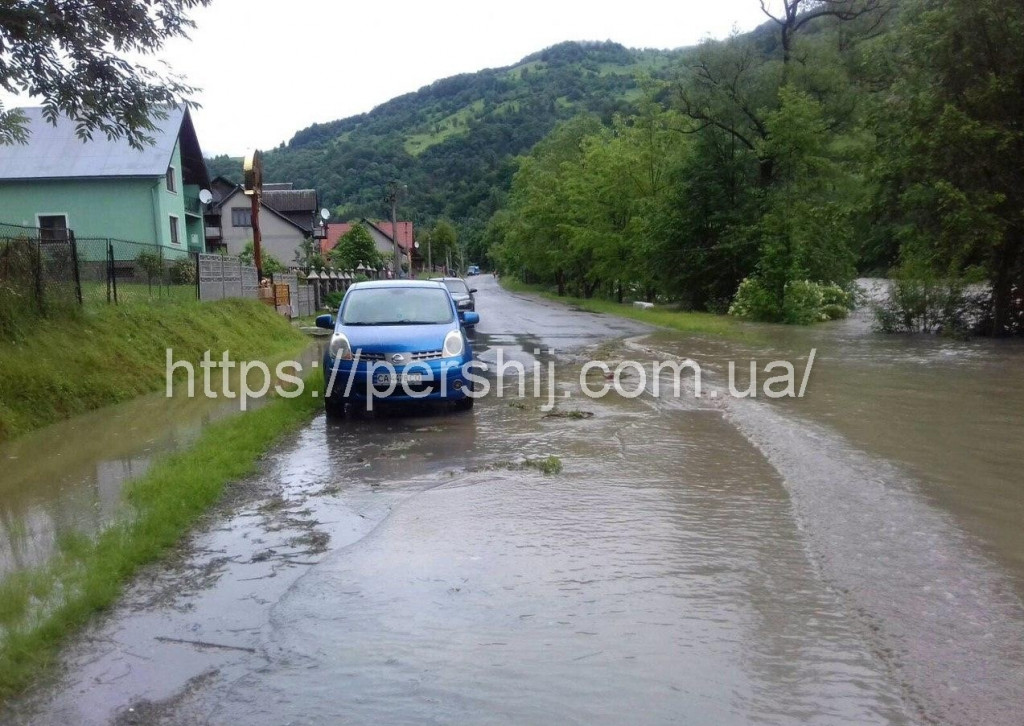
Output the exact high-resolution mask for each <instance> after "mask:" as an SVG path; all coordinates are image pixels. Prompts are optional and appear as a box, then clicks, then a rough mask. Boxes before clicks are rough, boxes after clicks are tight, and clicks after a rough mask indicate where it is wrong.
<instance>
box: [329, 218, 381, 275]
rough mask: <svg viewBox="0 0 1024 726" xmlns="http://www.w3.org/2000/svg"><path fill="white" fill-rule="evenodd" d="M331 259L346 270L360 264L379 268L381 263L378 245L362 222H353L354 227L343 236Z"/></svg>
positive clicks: (332, 251) (332, 252)
mask: <svg viewBox="0 0 1024 726" xmlns="http://www.w3.org/2000/svg"><path fill="white" fill-rule="evenodd" d="M330 259H331V262H332V263H333V264H335V265H338V266H339V267H341V268H342V269H345V270H354V269H356V268H357V267H359V265H365V266H368V267H373V268H377V267H379V266H380V264H381V256H380V252H378V251H377V245H376V243H374V241H373V237H371V236H370V233H369V232H368V231H367V230H366V227H364V226H363V225H361V224H353V225H352V229H350V230H349V231H348V232H346V233H345V234H343V235H342V236H341V238H340V239H339V240H338V244H337V245H335V247H334V249H333V250H331V255H330Z"/></svg>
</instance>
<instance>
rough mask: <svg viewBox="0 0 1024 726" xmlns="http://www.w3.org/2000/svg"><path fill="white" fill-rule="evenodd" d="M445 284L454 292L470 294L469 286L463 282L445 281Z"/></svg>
mask: <svg viewBox="0 0 1024 726" xmlns="http://www.w3.org/2000/svg"><path fill="white" fill-rule="evenodd" d="M444 284H445V286H446V287H447V288H448V289H449V290H451V291H452V292H461V293H464V294H466V295H468V294H469V286H468V285H466V283H464V282H463V281H462V280H445V281H444Z"/></svg>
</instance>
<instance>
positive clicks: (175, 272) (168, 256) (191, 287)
mask: <svg viewBox="0 0 1024 726" xmlns="http://www.w3.org/2000/svg"><path fill="white" fill-rule="evenodd" d="M76 246H77V249H78V264H79V276H80V279H81V286H82V299H83V302H85V304H90V303H95V302H110V303H117V304H120V303H124V302H135V301H142V300H147V301H148V300H180V301H185V300H196V299H197V298H198V294H199V293H198V289H199V288H198V282H199V276H198V268H197V265H198V260H197V255H196V253H190V252H168V251H167V250H166V248H164V247H161V246H159V245H150V244H144V243H141V242H130V241H128V240H121V239H113V238H107V237H88V238H83V237H80V238H78V239H77V240H76Z"/></svg>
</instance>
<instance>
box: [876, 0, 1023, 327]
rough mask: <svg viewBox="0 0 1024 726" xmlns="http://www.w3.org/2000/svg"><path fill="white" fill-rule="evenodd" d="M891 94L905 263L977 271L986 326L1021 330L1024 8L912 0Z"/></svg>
mask: <svg viewBox="0 0 1024 726" xmlns="http://www.w3.org/2000/svg"><path fill="white" fill-rule="evenodd" d="M900 38H901V40H902V55H901V56H900V61H901V62H900V64H899V67H900V78H899V79H898V82H897V83H896V85H895V87H894V89H893V93H892V94H891V98H892V99H893V100H892V101H890V103H889V105H890V107H893V110H894V115H895V123H894V124H893V126H894V128H895V129H897V133H898V143H897V144H895V152H894V153H895V154H896V155H897V172H898V173H897V174H895V175H894V177H895V178H896V181H897V183H898V184H899V185H900V187H901V189H902V192H901V193H900V194H899V196H898V197H896V201H897V203H898V204H899V206H900V211H901V213H902V217H903V220H904V228H903V245H902V252H901V254H902V256H903V260H904V263H905V265H908V266H914V265H920V264H922V263H923V264H925V265H927V266H930V267H931V268H932V269H933V270H934V271H936V272H939V273H940V274H950V275H954V276H955V275H959V274H962V273H970V272H971V268H972V267H976V268H980V269H982V270H983V271H984V272H985V273H986V274H987V277H988V279H989V281H990V282H991V285H992V308H991V312H992V315H991V320H990V321H989V331H988V332H990V333H991V334H993V335H1006V334H1009V333H1012V332H1022V331H1021V328H1022V327H1024V320H1022V317H1024V313H1022V309H1021V308H1022V306H1021V303H1020V302H1019V299H1020V296H1021V290H1024V130H1022V126H1021V119H1022V118H1024V9H1022V6H1021V3H1020V2H1019V0H1018V1H1017V2H1005V0H941V1H939V0H917V1H916V2H914V3H912V4H911V5H909V6H908V8H907V14H906V18H905V22H904V25H903V28H902V30H901V33H900Z"/></svg>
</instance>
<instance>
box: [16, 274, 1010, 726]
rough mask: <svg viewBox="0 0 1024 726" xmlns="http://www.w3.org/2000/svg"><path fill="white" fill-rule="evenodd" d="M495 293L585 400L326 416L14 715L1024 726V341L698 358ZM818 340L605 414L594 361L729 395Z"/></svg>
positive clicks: (876, 344) (722, 346) (500, 344)
mask: <svg viewBox="0 0 1024 726" xmlns="http://www.w3.org/2000/svg"><path fill="white" fill-rule="evenodd" d="M474 284H476V285H477V286H479V287H480V288H481V292H480V294H479V296H478V310H479V311H480V314H481V318H482V321H481V324H480V326H479V332H478V333H477V352H478V354H479V357H480V358H481V359H482V360H484V361H486V362H492V363H493V362H494V361H495V360H496V357H497V354H498V351H499V350H501V351H502V353H503V355H504V356H505V357H507V358H512V359H515V360H519V361H522V362H523V363H524V364H527V366H529V364H530V363H532V362H533V361H535V360H537V361H540V362H544V363H547V362H549V361H552V360H553V361H554V362H555V363H557V366H556V367H555V371H556V372H555V375H554V385H555V388H556V390H557V391H558V392H559V393H566V392H567V393H569V394H570V396H571V397H570V398H569V399H564V400H560V401H559V403H558V405H557V407H556V409H555V410H554V411H551V412H549V411H546V410H544V409H542V408H541V403H542V402H538V401H534V400H533V399H532V398H522V399H520V398H516V397H505V398H502V399H498V398H496V397H494V396H490V397H487V398H484V399H482V400H480V401H478V403H477V406H476V410H475V411H474V412H473V413H472V414H469V415H464V414H444V413H441V414H438V413H433V412H414V413H412V414H409V415H396V414H390V415H382V416H377V417H369V418H366V417H360V418H357V419H355V420H350V421H344V422H340V423H337V424H334V423H331V424H328V422H326V421H325V419H324V418H323V417H322V416H320V417H318V418H317V419H316V420H315V421H314V422H313V423H311V424H310V426H309V427H308V428H306V429H305V430H304V431H302V432H300V433H299V434H298V435H296V436H295V437H293V438H292V439H290V440H289V441H288V442H286V443H285V444H284V445H282V446H281V447H279V449H278V450H277V451H275V453H274V454H273V456H271V457H270V459H269V461H268V462H267V466H266V468H265V471H264V473H263V475H261V476H260V477H259V478H258V479H257V480H255V481H253V482H249V483H247V485H246V486H244V487H240V488H239V489H238V491H237V492H236V494H235V496H234V499H233V501H231V502H229V503H227V505H226V506H225V508H223V510H222V511H220V512H218V513H217V514H216V515H215V516H213V517H211V519H210V521H209V522H208V524H207V525H206V526H205V527H204V528H203V529H201V530H200V531H199V532H197V534H196V535H195V536H194V537H193V539H192V541H191V543H190V546H189V548H188V549H187V550H186V551H185V552H183V553H182V555H181V557H179V558H176V560H175V561H174V562H172V563H171V564H170V565H168V566H165V567H162V568H157V569H155V570H154V571H152V572H150V573H147V575H146V576H144V577H142V578H140V580H139V582H137V583H136V584H135V585H134V586H133V587H132V588H131V591H130V592H129V594H128V596H127V597H126V598H125V601H124V603H123V604H122V605H121V606H120V607H119V608H118V609H117V610H116V612H114V613H112V614H111V615H110V616H109V617H107V618H105V619H104V620H103V621H102V622H99V623H97V625H96V626H95V627H93V628H91V629H90V630H89V632H87V633H86V634H85V636H84V637H83V638H81V639H80V640H79V641H78V642H77V643H75V644H74V645H73V646H72V647H71V648H70V649H69V651H68V653H67V656H66V659H65V669H64V671H63V672H62V673H61V674H59V675H58V676H57V678H56V681H55V682H54V683H52V684H48V685H45V686H42V687H40V688H39V689H38V690H37V692H35V693H33V694H30V696H29V697H28V698H27V699H25V700H24V701H23V702H21V703H18V704H14V707H13V708H12V709H11V710H9V711H8V712H7V713H6V714H4V716H3V719H4V720H6V721H7V722H10V723H32V724H62V723H83V724H107V723H123V724H130V723H138V724H143V723H144V724H151V723H165V724H226V723H245V724H268V725H269V724H283V723H289V724H321V723H356V724H363V723H387V724H406V723H408V724H422V723H438V724H450V723H495V724H497V723H503V724H505V723H508V724H512V723H515V724H549V723H578V724H621V723H638V724H640V723H642V724H665V723H714V724H747V723H769V724H789V723H792V724H796V723H801V724H803V723H816V724H842V723H849V724H874V723H878V724H904V723H906V724H912V723H913V724H916V723H942V724H981V723H984V724H1019V723H1020V714H1019V702H1020V698H1021V695H1022V694H1024V652H1022V648H1024V645H1022V644H1024V609H1022V607H1021V597H1022V594H1024V559H1022V558H1024V541H1022V537H1024V534H1022V530H1024V526H1022V525H1024V483H1022V477H1021V476H1020V474H1019V473H1015V472H1019V466H1018V462H1020V461H1021V458H1022V455H1024V431H1022V430H1021V426H1022V424H1021V420H1020V419H1021V416H1020V414H1021V412H1022V411H1024V381H1022V378H1021V374H1022V371H1024V366H1022V364H1024V350H1022V349H1021V348H1020V347H1019V346H1017V347H1015V346H998V345H994V344H990V343H954V342H948V341H937V340H932V339H927V340H919V339H913V340H910V339H894V338H883V337H881V336H875V335H873V334H871V333H870V332H869V331H868V330H867V329H866V324H865V323H864V321H863V320H856V319H855V320H851V321H846V322H844V323H841V324H838V325H830V326H821V327H816V328H812V329H806V330H794V329H791V328H778V329H775V328H771V329H767V330H765V329H758V330H756V331H754V332H753V333H752V335H751V337H750V338H748V339H745V340H743V341H741V342H723V341H716V340H705V339H695V338H688V337H685V336H681V335H678V334H673V333H666V332H653V331H650V330H648V329H645V328H643V327H642V326H639V325H637V324H635V323H632V322H630V321H625V320H621V319H617V318H611V317H607V316H597V315H592V314H589V313H583V312H578V311H572V310H568V309H566V308H564V307H561V306H557V305H554V304H551V303H547V302H540V301H537V300H535V299H533V298H528V297H526V296H518V295H510V294H508V293H506V292H504V291H502V290H500V289H499V288H497V287H496V286H495V285H494V283H493V281H491V280H490V278H475V279H474ZM550 348H554V349H555V351H556V353H555V356H554V358H552V356H551V354H550V353H549V352H548V350H549V349H550ZM811 348H816V349H817V356H818V357H817V361H816V363H815V367H814V370H813V374H812V376H811V379H810V383H809V386H808V395H807V397H805V398H804V399H801V400H796V401H794V400H781V401H767V400H762V399H758V400H735V399H728V398H727V397H725V396H719V397H717V398H711V397H709V396H705V397H703V398H701V399H699V400H696V399H693V398H689V397H684V398H680V399H672V398H665V397H663V398H660V399H654V398H653V397H651V396H649V395H640V396H638V397H637V398H633V399H627V398H622V397H617V396H612V397H606V398H603V399H601V400H590V399H588V398H586V397H584V396H582V395H580V385H579V380H578V370H579V369H578V364H579V362H580V361H582V360H584V359H585V358H586V357H588V356H590V355H591V354H594V353H595V351H596V354H597V355H599V356H601V357H602V358H604V359H606V360H609V361H618V360H622V359H624V358H632V359H636V360H638V361H643V362H649V361H650V360H653V359H663V358H686V357H689V358H693V359H695V360H698V361H699V362H700V363H701V365H702V366H703V367H704V369H705V375H704V379H705V380H704V383H705V386H706V387H707V388H709V389H713V390H716V391H724V390H725V381H726V366H725V362H726V361H727V360H729V359H735V360H737V361H738V362H739V364H740V366H741V367H742V366H743V365H745V363H746V361H749V360H750V359H752V358H756V359H758V360H759V361H768V360H772V359H776V358H782V359H789V360H792V361H793V362H794V364H796V366H797V368H798V369H802V368H803V366H804V362H805V359H806V357H807V355H808V352H809V350H810V349H811ZM549 456H555V457H558V459H559V460H560V462H561V464H562V469H561V471H560V472H553V471H549V472H548V473H545V472H543V471H541V470H540V469H541V467H539V466H535V465H534V464H536V463H537V462H540V461H542V460H544V459H545V458H546V457H549Z"/></svg>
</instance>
